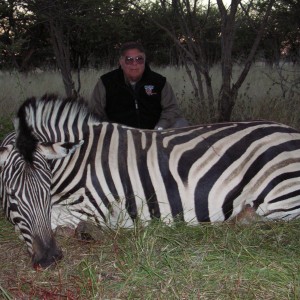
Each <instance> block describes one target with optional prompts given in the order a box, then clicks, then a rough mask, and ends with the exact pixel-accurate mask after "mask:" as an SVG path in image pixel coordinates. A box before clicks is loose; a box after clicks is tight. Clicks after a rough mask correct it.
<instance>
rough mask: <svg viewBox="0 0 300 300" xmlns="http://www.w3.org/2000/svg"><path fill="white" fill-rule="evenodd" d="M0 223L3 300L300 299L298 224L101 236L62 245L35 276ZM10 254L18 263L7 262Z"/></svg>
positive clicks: (157, 227)
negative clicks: (55, 260) (58, 257)
mask: <svg viewBox="0 0 300 300" xmlns="http://www.w3.org/2000/svg"><path fill="white" fill-rule="evenodd" d="M0 222H1V229H0V230H1V231H0V236H1V240H4V242H1V243H0V247H1V248H2V249H0V250H1V260H0V261H1V265H0V287H1V288H0V295H1V296H2V297H3V298H4V299H22V297H26V296H27V297H31V298H30V299H300V241H299V238H298V236H299V230H300V221H293V222H288V223H283V222H276V223H275V222H273V223H254V224H252V225H248V226H242V225H232V224H228V223H224V224H217V225H209V224H202V225H200V226H197V227H189V226H185V225H181V224H179V225H176V226H170V227H168V226H165V225H163V224H161V223H159V222H157V223H153V224H151V225H150V226H148V227H146V228H136V229H135V230H119V231H102V233H101V239H100V240H99V241H93V242H86V241H85V242H84V241H79V240H77V239H76V238H74V237H68V238H66V237H59V238H58V240H59V244H60V246H61V247H62V249H63V251H64V256H65V257H64V259H63V260H62V261H61V262H60V263H59V264H58V265H57V266H56V267H55V268H51V269H47V270H44V271H38V272H36V271H34V270H33V269H32V268H31V266H30V260H29V257H28V256H27V254H26V248H25V246H24V245H23V243H22V242H19V241H18V240H17V239H16V237H15V235H14V234H13V233H12V229H11V225H10V224H8V223H6V222H4V220H3V219H0ZM12 250H13V253H11V252H12ZM7 252H9V254H6V256H9V257H10V258H12V257H14V259H7V258H6V259H4V258H5V257H4V258H3V256H5V254H4V253H7ZM9 257H8V258H9ZM5 295H11V296H10V297H12V298H9V296H7V298H5ZM43 297H44V298H43ZM47 297H48V298H47ZM26 299H27V298H26Z"/></svg>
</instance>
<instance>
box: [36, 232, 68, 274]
mask: <svg viewBox="0 0 300 300" xmlns="http://www.w3.org/2000/svg"><path fill="white" fill-rule="evenodd" d="M62 258H63V253H62V251H61V250H60V249H59V248H58V247H57V245H56V241H55V239H54V238H53V237H52V238H51V240H50V241H49V243H47V245H45V244H44V243H43V242H42V241H41V239H40V238H35V239H34V243H33V254H32V263H33V267H34V268H35V269H39V268H47V267H49V266H51V265H54V264H55V263H57V262H58V261H59V260H61V259H62Z"/></svg>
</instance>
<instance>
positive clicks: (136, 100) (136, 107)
mask: <svg viewBox="0 0 300 300" xmlns="http://www.w3.org/2000/svg"><path fill="white" fill-rule="evenodd" d="M134 105H135V112H136V118H137V123H138V127H141V120H140V109H139V103H138V99H137V98H136V97H134Z"/></svg>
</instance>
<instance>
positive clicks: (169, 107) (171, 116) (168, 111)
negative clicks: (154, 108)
mask: <svg viewBox="0 0 300 300" xmlns="http://www.w3.org/2000/svg"><path fill="white" fill-rule="evenodd" d="M161 107H162V112H161V115H160V119H159V121H158V122H157V124H156V126H155V128H156V129H157V128H158V127H162V128H169V127H171V126H172V124H173V123H174V122H175V121H176V119H178V118H180V117H181V113H180V109H179V107H178V104H177V100H176V96H175V94H174V91H173V89H172V87H171V85H170V84H169V82H168V81H166V83H165V86H164V87H163V89H162V93H161Z"/></svg>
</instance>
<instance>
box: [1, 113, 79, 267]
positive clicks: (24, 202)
mask: <svg viewBox="0 0 300 300" xmlns="http://www.w3.org/2000/svg"><path fill="white" fill-rule="evenodd" d="M9 137H10V138H6V140H4V141H3V143H2V145H1V146H0V197H1V198H2V201H3V207H4V212H5V214H6V217H7V218H8V219H9V220H10V221H11V222H12V223H13V224H14V225H15V229H16V231H19V232H20V237H21V238H22V239H24V240H25V242H26V244H27V248H28V251H29V253H30V255H31V256H32V262H33V265H34V267H38V266H41V267H43V268H44V267H47V266H49V265H51V264H53V263H55V262H56V261H58V260H60V259H61V258H62V251H61V250H60V249H59V248H58V246H57V244H56V241H55V238H54V236H53V232H52V229H51V193H50V191H51V179H52V174H51V168H50V164H49V160H53V159H60V158H63V157H65V156H67V155H70V154H71V153H73V152H74V151H75V150H76V148H77V147H79V146H80V145H81V144H82V143H83V141H79V142H77V143H71V142H56V143H54V142H53V143H52V142H40V141H39V140H38V139H37V138H36V137H35V135H34V134H33V132H32V131H31V130H30V128H29V127H28V126H27V124H26V123H25V122H24V120H23V119H22V118H19V119H18V122H17V125H16V134H10V135H9Z"/></svg>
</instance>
